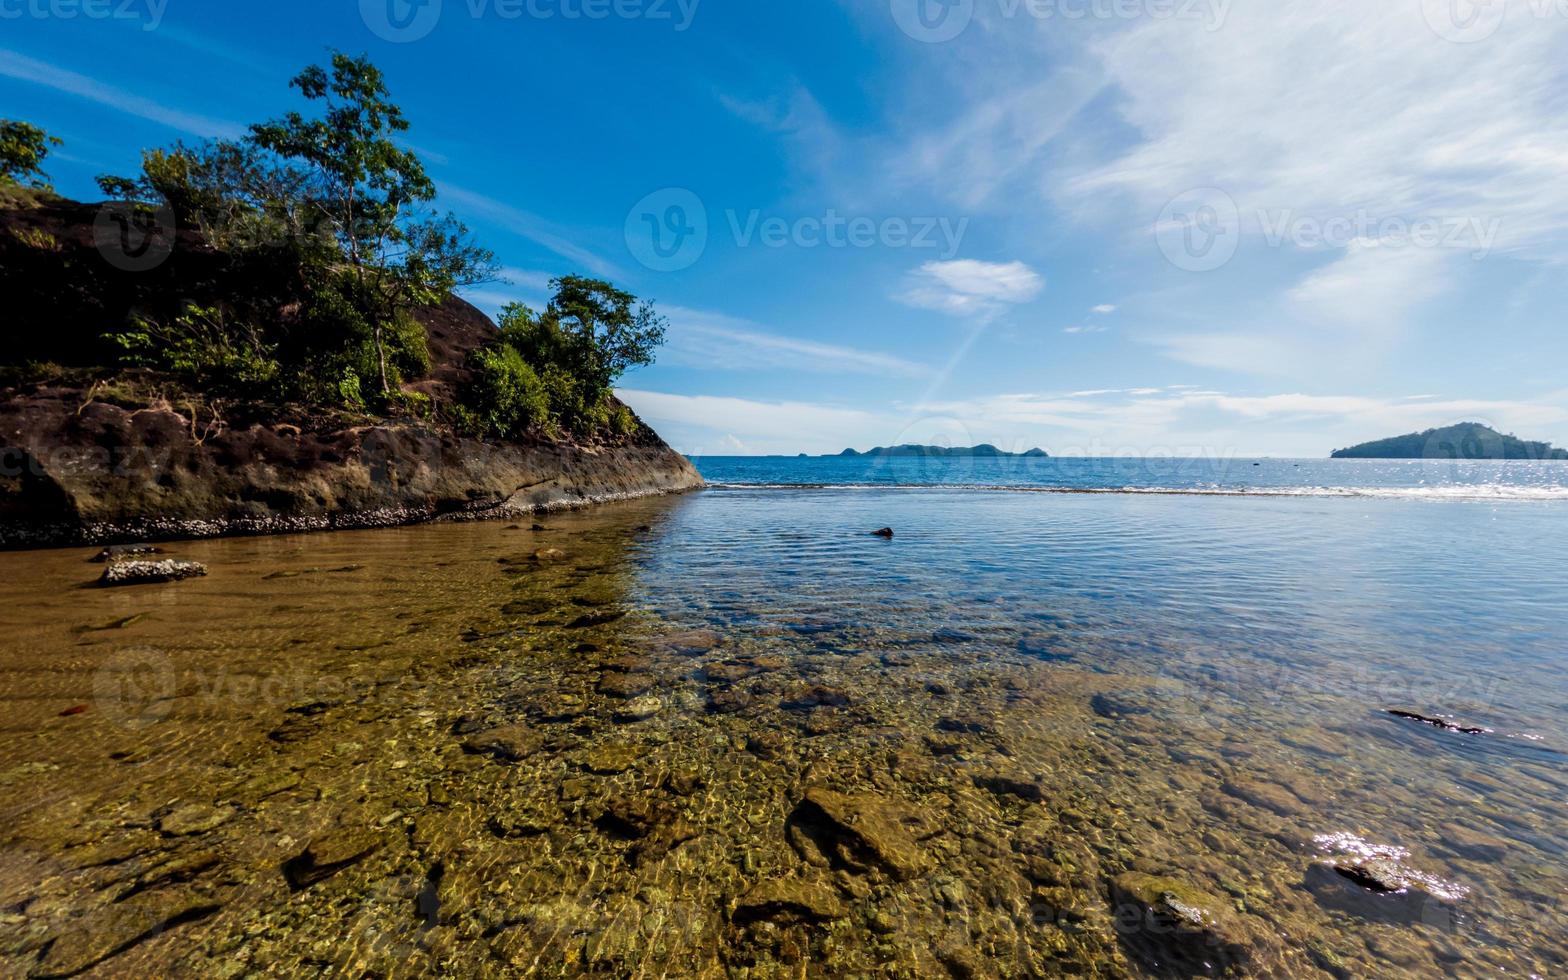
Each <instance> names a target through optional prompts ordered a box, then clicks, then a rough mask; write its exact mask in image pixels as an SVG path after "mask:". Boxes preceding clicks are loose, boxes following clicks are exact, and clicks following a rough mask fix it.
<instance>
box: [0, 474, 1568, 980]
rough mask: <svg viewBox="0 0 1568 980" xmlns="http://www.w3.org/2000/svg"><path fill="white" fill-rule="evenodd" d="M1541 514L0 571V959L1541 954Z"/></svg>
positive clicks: (634, 972)
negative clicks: (101, 572) (131, 580)
mask: <svg viewBox="0 0 1568 980" xmlns="http://www.w3.org/2000/svg"><path fill="white" fill-rule="evenodd" d="M1562 517H1563V515H1562V513H1561V512H1560V508H1559V507H1558V506H1557V505H1520V504H1508V505H1501V506H1492V505H1484V504H1476V503H1442V504H1433V503H1412V502H1402V501H1380V500H1334V499H1245V500H1231V499H1223V498H1205V499H1181V498H1152V497H1136V496H1126V497H1053V498H1038V497H1027V496H998V495H989V494H973V493H962V492H954V491H936V490H931V491H923V492H920V493H898V492H866V493H861V494H832V495H828V496H827V497H826V499H825V497H824V495H823V494H819V493H813V492H810V491H799V492H797V491H763V490H734V491H726V492H723V493H709V494H703V495H699V496H695V497H687V498H681V499H674V500H662V501H650V502H644V503H636V504H627V505H618V506H615V507H609V508H605V509H602V510H599V511H595V512H592V513H588V514H580V515H569V516H556V517H551V518H548V519H546V520H545V521H544V524H545V525H547V527H544V528H541V529H529V528H528V527H527V525H524V526H522V527H518V528H508V527H505V526H502V525H450V526H435V527H424V528H410V529H402V530H390V531H378V532H365V533H348V534H338V535H327V536H317V537H297V538H274V539H249V540H230V541H218V542H201V543H189V544H180V545H175V546H172V548H171V550H173V551H175V552H177V554H178V555H179V556H180V557H185V558H193V559H196V560H199V561H204V562H206V563H207V564H209V565H210V566H211V569H212V574H211V576H210V577H208V578H205V579H201V580H196V581H191V582H186V583H181V584H178V585H170V586H158V587H151V588H145V589H127V590H99V589H94V588H89V587H85V583H90V582H91V581H93V579H94V578H95V577H96V574H95V573H96V572H97V571H98V569H97V567H96V566H92V565H89V564H86V563H85V561H84V559H85V558H86V557H87V556H86V554H85V553H78V552H74V551H70V552H47V553H27V554H11V555H4V556H0V599H3V603H0V618H3V626H4V630H5V635H6V636H7V638H8V643H7V652H6V654H5V655H4V659H3V661H0V697H3V698H4V701H5V712H4V716H3V720H0V725H3V726H4V736H5V740H6V745H7V752H6V755H5V759H4V761H3V763H0V786H3V787H4V789H5V791H6V792H5V803H4V804H3V806H4V810H5V820H4V823H3V827H4V829H3V831H0V834H3V837H0V848H3V850H0V974H4V975H29V974H31V975H36V976H68V975H74V974H77V973H81V972H84V971H94V970H97V971H100V972H103V973H112V974H115V975H150V974H153V973H159V972H161V973H168V972H175V973H185V974H201V975H214V974H215V975H244V974H247V973H251V972H278V973H283V972H299V971H318V970H323V969H333V970H336V971H338V972H341V973H345V974H349V975H356V976H358V975H375V976H397V975H414V974H425V973H429V972H432V971H446V972H451V973H458V974H464V975H467V974H479V975H497V976H499V975H515V974H521V973H537V974H541V975H581V974H585V973H586V974H601V975H606V976H663V975H672V976H673V975H737V976H743V975H749V976H775V975H799V974H801V973H805V974H810V975H835V976H836V975H850V974H860V975H866V976H872V975H876V976H882V975H909V976H949V975H951V976H1028V975H1056V974H1061V973H1064V972H1076V973H1080V974H1085V975H1107V976H1120V975H1165V974H1202V973H1218V972H1226V971H1229V972H1234V973H1247V974H1257V975H1281V976H1284V975H1289V976H1312V975H1329V976H1365V975H1381V976H1389V975H1410V976H1415V975H1430V974H1432V973H1434V972H1438V973H1446V974H1458V975H1501V974H1509V975H1521V976H1524V975H1529V974H1532V973H1534V974H1538V975H1542V976H1545V975H1554V974H1556V973H1558V972H1561V971H1562V970H1563V969H1564V966H1565V958H1568V906H1565V905H1564V904H1563V900H1562V898H1561V896H1562V895H1563V894H1564V891H1565V889H1564V886H1565V884H1568V880H1565V879H1568V860H1565V856H1564V844H1565V840H1564V835H1565V833H1568V831H1565V829H1564V828H1565V827H1568V821H1565V814H1564V810H1565V803H1564V801H1565V799H1568V776H1565V774H1564V762H1565V761H1568V756H1565V752H1568V736H1565V735H1564V733H1563V731H1562V724H1561V723H1562V721H1563V719H1564V717H1565V712H1568V704H1565V692H1568V678H1565V677H1564V671H1565V668H1568V657H1565V656H1564V650H1563V646H1564V642H1565V635H1564V630H1563V629H1562V623H1563V621H1564V616H1565V614H1568V568H1565V565H1564V563H1563V562H1562V560H1561V557H1560V556H1561V555H1563V554H1564V553H1565V552H1568V524H1565V523H1564V521H1563V519H1562ZM887 525H891V526H893V527H894V528H895V529H896V530H897V537H896V538H895V539H894V540H892V541H883V540H880V539H877V538H873V537H871V536H869V535H868V534H867V532H868V531H869V530H872V529H875V528H878V527H883V526H887ZM1391 710H1399V711H1405V712H1409V713H1410V714H1414V715H1420V716H1422V717H1427V718H1433V719H1451V720H1453V721H1454V722H1455V723H1456V724H1457V725H1459V726H1460V727H1476V728H1485V729H1489V730H1490V734H1486V735H1465V734H1461V733H1457V732H1453V731H1450V730H1447V729H1444V728H1441V727H1438V726H1434V725H1428V724H1422V723H1420V722H1418V721H1413V720H1411V719H1409V718H1400V717H1395V716H1393V715H1391V714H1389V713H1388V712H1389V711H1391Z"/></svg>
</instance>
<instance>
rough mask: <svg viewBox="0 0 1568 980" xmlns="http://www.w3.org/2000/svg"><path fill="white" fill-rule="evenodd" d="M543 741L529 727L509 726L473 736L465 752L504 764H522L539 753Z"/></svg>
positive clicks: (464, 747)
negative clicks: (487, 757)
mask: <svg viewBox="0 0 1568 980" xmlns="http://www.w3.org/2000/svg"><path fill="white" fill-rule="evenodd" d="M541 741H542V739H541V738H540V735H539V733H538V732H537V731H535V730H534V729H532V728H530V727H528V726H527V725H509V726H507V727H505V728H493V729H491V730H490V731H488V732H484V733H482V734H479V735H475V736H473V737H472V738H470V739H468V740H467V741H465V742H464V743H463V751H464V752H468V753H471V754H474V755H488V756H490V757H491V758H493V759H500V760H501V761H502V762H521V761H522V760H524V759H526V758H528V757H529V756H531V755H533V754H534V753H535V752H536V751H538V749H539V745H540V743H541Z"/></svg>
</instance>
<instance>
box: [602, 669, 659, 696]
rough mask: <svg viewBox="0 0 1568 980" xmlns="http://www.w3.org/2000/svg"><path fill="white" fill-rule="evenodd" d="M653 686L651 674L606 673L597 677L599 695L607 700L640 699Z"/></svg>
mask: <svg viewBox="0 0 1568 980" xmlns="http://www.w3.org/2000/svg"><path fill="white" fill-rule="evenodd" d="M653 685H654V678H653V676H652V675H651V674H638V673H625V674H621V673H611V672H608V671H607V672H605V673H603V674H601V675H600V676H599V693H600V694H603V695H604V696H605V697H607V698H618V699H620V700H622V701H630V700H631V699H632V698H638V697H642V696H643V695H644V694H647V693H648V692H649V691H651V690H653Z"/></svg>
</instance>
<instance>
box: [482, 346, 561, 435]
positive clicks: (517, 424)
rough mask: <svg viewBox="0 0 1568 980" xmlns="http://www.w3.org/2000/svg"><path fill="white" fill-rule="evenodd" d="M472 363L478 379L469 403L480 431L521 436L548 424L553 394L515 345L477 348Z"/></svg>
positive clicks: (487, 433) (486, 433) (490, 433)
mask: <svg viewBox="0 0 1568 980" xmlns="http://www.w3.org/2000/svg"><path fill="white" fill-rule="evenodd" d="M472 363H473V367H474V370H475V379H474V384H473V386H472V389H471V391H470V404H471V407H472V409H473V411H474V413H475V414H476V415H477V417H478V422H479V428H480V432H481V433H483V434H485V435H493V436H498V437H500V438H503V439H520V438H522V437H523V436H525V435H527V434H528V433H529V432H531V431H533V430H536V429H541V428H548V427H549V424H550V421H551V413H550V398H549V395H548V394H547V393H546V388H545V385H544V384H543V383H542V382H541V381H540V378H539V375H538V374H537V373H535V371H534V369H533V368H531V367H529V366H528V363H527V362H526V361H524V360H523V357H522V355H521V354H519V353H518V352H517V349H516V348H514V347H512V346H510V345H508V344H500V345H498V346H496V347H490V348H486V349H484V350H480V351H476V352H475V353H474V354H473V361H472Z"/></svg>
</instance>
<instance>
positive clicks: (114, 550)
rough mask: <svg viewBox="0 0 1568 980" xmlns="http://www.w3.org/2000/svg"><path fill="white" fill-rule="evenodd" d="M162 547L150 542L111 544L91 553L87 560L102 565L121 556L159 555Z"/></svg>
mask: <svg viewBox="0 0 1568 980" xmlns="http://www.w3.org/2000/svg"><path fill="white" fill-rule="evenodd" d="M161 554H163V549H162V548H160V547H158V546H157V545H151V544H111V545H110V546H109V547H107V548H105V549H103V550H102V551H100V552H98V553H97V554H96V555H93V556H92V558H90V559H88V560H89V561H92V562H96V563H97V564H99V565H102V564H103V563H104V562H107V561H118V560H119V559H121V558H135V557H139V556H143V555H161Z"/></svg>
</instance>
